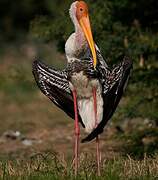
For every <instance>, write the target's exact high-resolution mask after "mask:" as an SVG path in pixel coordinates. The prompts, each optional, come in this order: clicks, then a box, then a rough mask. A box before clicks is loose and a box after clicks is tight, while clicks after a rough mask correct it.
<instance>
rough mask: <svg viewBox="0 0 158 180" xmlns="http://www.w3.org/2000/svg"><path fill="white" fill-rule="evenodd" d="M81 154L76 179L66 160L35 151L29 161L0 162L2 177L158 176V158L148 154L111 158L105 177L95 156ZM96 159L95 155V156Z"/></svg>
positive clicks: (147, 179) (109, 178) (118, 179)
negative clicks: (99, 173)
mask: <svg viewBox="0 0 158 180" xmlns="http://www.w3.org/2000/svg"><path fill="white" fill-rule="evenodd" d="M86 158H87V157H82V160H81V161H80V165H82V166H81V167H80V173H79V174H78V176H77V178H75V177H74V175H73V169H72V165H71V164H68V163H67V162H66V161H65V159H63V158H62V159H61V157H59V156H57V155H55V154H51V153H45V154H36V155H33V156H32V157H30V158H29V159H28V160H25V161H24V159H23V160H16V161H13V160H6V161H5V162H3V163H1V164H0V176H1V177H2V178H3V179H10V178H11V179H17V178H18V179H33V180H34V179H38V180H39V179H40V180H44V179H52V180H55V179H63V180H68V179H78V180H84V179H87V180H88V179H89V180H91V179H93V180H103V179H106V180H121V179H129V180H130V179H132V180H134V179H140V180H142V179H144V180H152V179H153V180H154V179H155V178H156V177H157V175H158V171H157V170H158V169H157V168H158V167H157V166H158V164H157V157H155V159H151V158H147V157H145V158H144V159H143V160H141V161H140V160H133V159H131V157H130V156H128V157H126V158H122V159H121V158H120V159H117V160H116V159H112V160H109V161H106V160H105V161H104V162H103V163H102V169H103V170H102V176H101V177H97V176H96V169H95V166H94V162H93V159H88V161H87V159H86ZM93 158H94V157H93Z"/></svg>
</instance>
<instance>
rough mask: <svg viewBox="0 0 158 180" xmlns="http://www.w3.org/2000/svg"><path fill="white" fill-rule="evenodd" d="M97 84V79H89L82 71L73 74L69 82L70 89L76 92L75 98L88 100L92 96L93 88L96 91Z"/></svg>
mask: <svg viewBox="0 0 158 180" xmlns="http://www.w3.org/2000/svg"><path fill="white" fill-rule="evenodd" d="M98 86H99V82H98V80H97V79H89V78H88V77H87V76H86V75H85V74H84V72H83V71H80V72H77V73H73V74H72V76H71V80H70V89H71V90H73V89H75V90H76V92H77V97H78V98H79V99H81V98H90V97H91V96H92V95H93V94H92V90H93V87H95V88H96V89H98Z"/></svg>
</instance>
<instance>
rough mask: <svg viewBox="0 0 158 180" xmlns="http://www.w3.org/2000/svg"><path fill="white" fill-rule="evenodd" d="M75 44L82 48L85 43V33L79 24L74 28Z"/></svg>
mask: <svg viewBox="0 0 158 180" xmlns="http://www.w3.org/2000/svg"><path fill="white" fill-rule="evenodd" d="M75 44H76V46H78V49H82V48H84V47H85V45H86V44H87V40H86V38H85V35H84V33H83V31H82V29H81V27H79V26H78V27H76V28H75Z"/></svg>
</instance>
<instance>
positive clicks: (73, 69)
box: [33, 1, 132, 175]
mask: <svg viewBox="0 0 158 180" xmlns="http://www.w3.org/2000/svg"><path fill="white" fill-rule="evenodd" d="M70 17H71V20H72V22H73V24H74V28H75V32H74V33H73V34H71V35H70V37H69V38H68V40H67V42H66V44H65V53H66V57H67V61H68V63H67V67H66V68H65V69H64V70H56V69H55V68H52V67H49V66H47V65H45V64H44V63H42V62H41V61H39V60H35V61H34V62H33V74H34V77H35V80H36V82H37V85H38V86H39V88H40V90H41V91H42V92H43V93H44V94H45V95H46V96H47V97H48V98H49V99H50V100H51V101H52V102H53V103H54V104H55V105H57V106H58V107H59V108H61V109H62V110H63V111H64V112H66V113H67V114H68V115H69V116H70V117H71V118H73V119H75V149H74V169H75V175H77V173H78V159H79V157H78V154H79V153H78V148H79V136H80V127H79V123H81V124H82V126H83V127H84V128H85V131H86V132H87V133H88V135H87V137H85V138H84V139H82V142H88V141H91V140H93V139H94V138H96V152H97V172H98V175H100V150H99V134H101V133H102V132H103V129H104V127H105V125H106V123H107V122H108V120H109V119H110V118H111V117H112V115H113V113H114V112H115V110H116V107H117V105H118V103H119V101H120V99H121V97H122V94H123V91H124V88H125V85H126V84H127V81H128V77H129V74H130V70H131V68H132V61H131V60H130V58H128V57H124V59H123V61H122V62H121V63H120V64H118V65H117V66H115V67H114V68H113V69H110V68H109V67H108V65H107V63H106V61H105V60H104V59H103V57H102V55H101V52H100V50H99V48H98V47H97V45H96V44H95V43H94V40H93V36H92V31H91V25H90V20H89V14H88V7H87V4H86V3H85V2H84V1H75V2H73V3H72V4H71V7H70Z"/></svg>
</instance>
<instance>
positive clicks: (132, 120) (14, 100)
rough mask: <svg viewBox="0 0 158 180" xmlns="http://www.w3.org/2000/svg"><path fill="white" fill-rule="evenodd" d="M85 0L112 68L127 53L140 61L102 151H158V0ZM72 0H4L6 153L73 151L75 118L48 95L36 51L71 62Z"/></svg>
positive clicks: (0, 45) (0, 63) (1, 54)
mask: <svg viewBox="0 0 158 180" xmlns="http://www.w3.org/2000/svg"><path fill="white" fill-rule="evenodd" d="M86 2H87V3H88V5H89V11H90V19H91V23H92V30H93V34H94V39H95V41H96V42H97V45H98V46H99V47H100V49H101V52H102V54H103V56H104V58H105V59H106V61H107V63H108V64H109V65H110V66H111V67H112V66H113V64H115V63H119V62H120V61H121V60H122V58H123V56H124V55H128V56H130V57H131V58H132V59H133V63H134V67H133V72H132V75H131V78H130V80H129V84H128V87H127V89H126V92H125V94H124V97H123V98H122V100H121V102H120V104H119V107H118V108H117V111H116V113H115V115H114V116H113V118H112V119H111V121H110V122H109V124H108V126H107V128H106V129H105V132H104V134H103V135H102V136H101V140H102V151H103V154H104V156H106V154H108V155H107V156H108V157H110V156H109V154H111V156H114V155H116V156H117V155H120V154H122V155H125V154H129V155H131V156H134V157H136V158H142V157H143V156H144V154H149V155H151V156H152V155H154V154H155V153H156V152H157V150H158V1H155V0H148V1H144V0H133V1H130V0H119V1H118V0H113V1H110V0H104V1H103V0H96V1H92V0H87V1H86ZM71 3H72V1H71V0H45V1H37V0H23V1H20V0H16V1H10V0H0V156H8V155H9V156H20V155H24V154H28V155H30V153H33V152H38V151H40V152H43V151H55V152H64V153H67V154H68V156H70V157H71V153H72V147H73V145H72V142H73V128H74V125H73V121H72V120H71V119H70V118H69V117H68V116H67V115H65V114H64V113H63V112H62V111H61V110H60V109H58V108H56V107H55V106H54V105H53V104H52V103H51V102H50V101H49V100H48V99H47V98H46V97H45V96H44V95H43V94H41V92H40V90H39V89H38V88H37V86H36V83H35V81H34V78H33V75H32V62H33V60H34V59H35V58H36V57H37V58H39V59H41V60H43V61H44V62H45V63H47V64H49V65H50V66H55V67H56V68H60V69H62V68H64V66H65V64H66V58H65V55H64V45H65V41H66V40H67V38H68V37H69V35H70V34H71V33H72V32H73V31H74V29H73V25H72V22H71V20H70V18H69V11H68V10H69V7H70V4H71ZM61 132H62V133H61ZM83 136H84V133H83V132H82V137H83ZM89 149H90V150H91V151H92V152H93V151H95V146H94V143H90V144H89V145H87V144H85V145H82V151H83V152H88V151H89Z"/></svg>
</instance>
